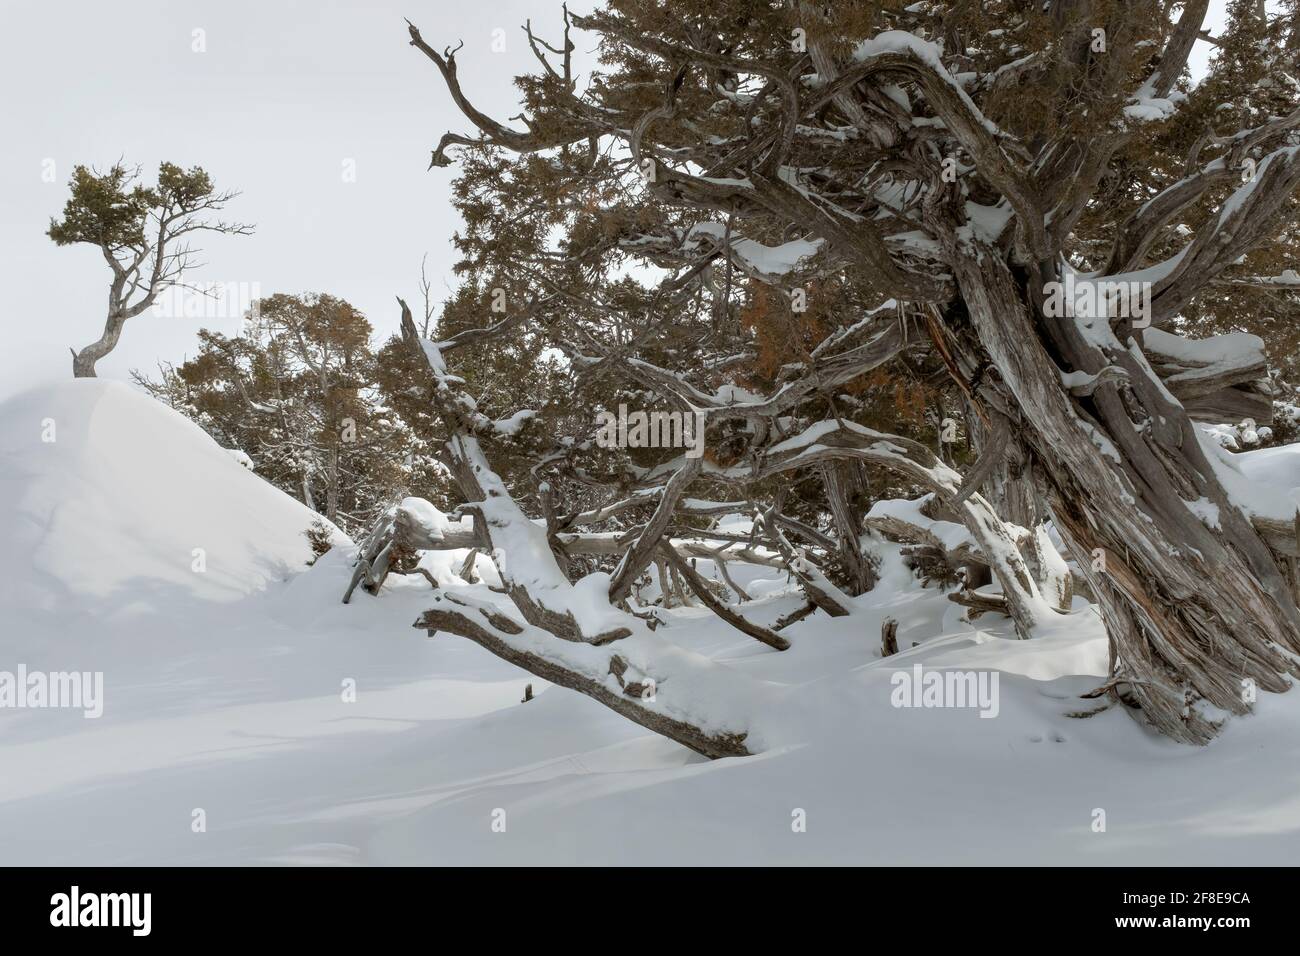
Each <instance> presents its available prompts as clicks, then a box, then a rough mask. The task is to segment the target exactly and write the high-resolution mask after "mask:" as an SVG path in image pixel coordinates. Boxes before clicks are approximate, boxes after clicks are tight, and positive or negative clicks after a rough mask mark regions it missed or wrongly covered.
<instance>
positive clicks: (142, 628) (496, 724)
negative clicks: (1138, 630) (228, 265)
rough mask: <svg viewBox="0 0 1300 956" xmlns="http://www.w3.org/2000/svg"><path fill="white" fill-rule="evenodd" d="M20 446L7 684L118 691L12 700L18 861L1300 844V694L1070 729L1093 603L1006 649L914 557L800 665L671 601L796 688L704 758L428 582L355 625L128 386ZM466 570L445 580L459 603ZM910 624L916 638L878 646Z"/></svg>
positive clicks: (1174, 852)
mask: <svg viewBox="0 0 1300 956" xmlns="http://www.w3.org/2000/svg"><path fill="white" fill-rule="evenodd" d="M45 418H52V419H54V420H55V421H56V427H57V441H56V442H55V443H54V444H53V445H47V444H44V443H42V442H41V441H40V436H41V428H42V420H43V419H45ZM0 453H2V455H3V458H0V461H3V472H2V473H0V481H3V489H2V494H3V497H2V498H0V530H2V531H4V532H5V534H6V544H7V545H8V547H7V548H6V550H5V553H4V557H3V559H0V560H3V562H4V564H3V567H2V568H0V571H2V573H3V576H4V578H5V583H4V585H3V587H4V589H5V590H4V592H3V594H4V602H5V607H4V610H5V612H6V613H5V626H4V627H2V628H0V672H3V671H13V670H15V669H16V668H17V667H18V666H19V665H23V666H25V667H27V668H28V669H29V670H32V669H38V668H39V669H45V670H69V671H70V670H77V671H101V672H102V673H103V681H104V685H103V715H102V716H101V717H99V718H93V719H86V718H85V717H83V716H82V714H81V712H79V711H76V710H31V709H24V710H15V709H6V708H0V768H2V770H0V860H4V861H5V862H6V863H53V864H60V863H63V864H68V863H101V864H105V863H138V864H142V863H222V864H224V863H329V864H363V863H493V862H511V863H584V862H586V863H622V864H630V865H636V864H646V863H704V864H718V863H727V862H741V863H755V862H777V863H781V862H800V863H910V864H923V863H940V862H956V863H972V862H979V863H1014V862H1042V863H1067V862H1080V863H1096V864H1113V863H1146V864H1150V863H1187V862H1197V863H1231V862H1235V863H1250V864H1261V863H1287V862H1292V861H1293V860H1294V858H1295V855H1296V852H1297V851H1298V850H1300V839H1298V835H1300V799H1298V798H1297V796H1296V794H1297V793H1298V792H1300V734H1298V733H1297V732H1296V731H1297V726H1300V693H1292V694H1287V695H1283V696H1281V697H1274V696H1268V695H1266V696H1265V697H1264V698H1263V699H1262V700H1261V703H1260V708H1259V710H1260V713H1259V715H1258V716H1256V717H1254V718H1252V719H1250V720H1241V721H1236V722H1234V723H1233V724H1232V725H1230V726H1229V728H1228V730H1227V732H1226V733H1225V734H1224V735H1223V737H1222V738H1221V739H1219V740H1218V741H1216V742H1215V743H1214V744H1213V745H1212V746H1210V747H1208V748H1204V749H1200V750H1193V749H1190V748H1185V747H1180V746H1178V745H1175V744H1171V743H1169V742H1167V741H1165V740H1162V739H1157V738H1155V737H1153V736H1151V735H1150V734H1148V733H1147V732H1145V731H1144V730H1143V729H1142V728H1141V727H1139V726H1138V725H1137V724H1136V723H1135V722H1133V721H1132V720H1130V719H1129V718H1128V717H1126V716H1125V715H1123V714H1121V713H1118V712H1115V711H1113V710H1110V711H1107V712H1105V713H1102V714H1100V715H1097V716H1093V717H1091V718H1089V719H1077V718H1074V717H1071V716H1068V714H1069V713H1070V712H1074V711H1083V710H1089V709H1091V708H1093V707H1095V706H1096V702H1095V701H1084V700H1080V699H1079V697H1078V695H1079V693H1081V692H1082V691H1085V690H1088V689H1090V688H1092V687H1095V686H1096V685H1097V684H1098V683H1099V678H1100V676H1101V675H1102V674H1103V673H1104V672H1105V669H1106V664H1107V661H1106V643H1105V638H1104V636H1103V634H1102V631H1101V628H1100V625H1099V622H1098V619H1097V616H1096V614H1095V613H1094V612H1093V611H1092V610H1091V609H1089V608H1086V607H1083V606H1080V607H1079V608H1078V609H1077V610H1076V611H1075V613H1073V614H1071V615H1067V616H1063V617H1062V618H1061V619H1060V621H1059V622H1058V626H1057V627H1056V628H1054V629H1052V630H1051V631H1050V632H1048V633H1046V634H1044V635H1043V636H1042V637H1040V638H1038V639H1035V640H1033V641H1016V640H1012V639H1010V635H1009V632H1008V630H1007V628H1006V627H1005V624H1004V623H1003V622H1000V621H999V620H998V619H997V618H996V617H992V616H990V617H985V618H981V619H980V620H979V621H978V622H976V624H975V625H972V624H970V623H967V622H966V621H964V620H962V619H961V616H960V609H959V608H957V607H956V606H955V605H953V604H951V603H950V602H949V601H947V600H946V599H945V596H944V595H943V594H942V593H940V592H938V591H935V590H922V589H920V588H919V587H918V586H917V584H916V582H915V581H914V580H913V579H912V578H911V576H910V574H909V573H908V572H907V571H906V569H905V568H904V567H903V566H902V564H901V562H900V560H899V558H898V555H897V550H896V549H894V548H892V547H888V546H883V545H882V546H881V547H880V551H881V555H882V558H883V579H882V582H881V585H880V587H878V588H877V589H876V590H875V591H874V592H872V593H871V594H869V595H866V596H864V597H863V598H862V599H860V600H859V602H858V605H859V606H858V608H857V612H856V613H855V614H853V615H851V616H849V617H845V618H839V619H836V620H833V621H832V620H828V619H826V618H824V617H821V616H817V617H814V618H809V619H807V620H805V621H803V622H801V623H799V624H797V625H795V626H793V627H792V628H790V629H789V630H788V631H786V632H785V633H787V634H788V635H789V636H790V639H791V641H792V642H793V647H792V648H791V649H790V650H789V651H786V652H783V653H778V652H775V651H772V650H770V649H768V648H766V647H764V646H762V645H760V644H758V643H757V642H755V641H753V640H751V639H749V638H747V637H745V636H744V635H742V634H739V633H738V632H736V631H734V630H732V629H730V628H727V627H724V626H723V625H721V624H720V623H719V622H718V620H717V619H716V618H714V617H713V616H712V615H711V614H709V613H708V612H706V611H704V610H702V609H692V608H686V609H680V610H675V611H671V612H668V614H667V617H668V619H669V624H668V626H667V627H666V628H664V629H662V630H661V631H660V633H663V634H664V635H666V636H667V637H668V638H670V639H671V640H673V641H677V642H680V643H681V644H683V645H685V646H687V647H689V648H691V649H693V650H695V651H698V652H700V653H704V654H707V655H709V656H711V657H713V658H714V659H716V660H720V661H724V662H726V663H727V664H729V665H730V666H731V667H732V668H734V669H735V670H736V671H739V672H744V673H745V674H747V675H748V676H750V677H752V678H754V679H756V680H758V681H762V682H766V685H767V686H768V687H769V688H770V689H771V690H772V693H771V694H770V695H768V697H767V698H766V699H765V702H764V707H765V708H767V711H768V712H767V713H765V714H764V715H763V722H764V723H765V724H766V725H768V726H779V727H781V728H782V733H781V734H780V737H781V739H782V741H783V743H782V745H781V746H780V747H779V748H777V749H774V750H770V751H768V752H765V753H763V754H760V755H759V756H756V757H750V758H744V759H732V760H723V761H714V762H708V761H705V760H703V759H702V758H698V757H697V756H695V755H694V754H692V753H690V752H689V751H686V750H685V749H683V748H681V747H679V746H677V745H676V744H673V743H671V742H669V741H667V740H664V739H663V738H660V737H656V736H654V735H652V734H649V733H647V732H645V731H643V730H642V729H641V728H639V727H637V726H635V725H633V724H631V723H629V722H628V721H626V720H624V719H623V718H621V717H619V716H617V715H615V714H614V713H612V712H611V711H609V710H607V709H605V708H603V707H601V706H600V705H599V704H596V703H594V702H593V701H590V700H588V699H586V698H584V697H581V696H579V695H577V694H574V693H571V692H568V691H565V690H563V689H560V688H555V687H550V686H548V685H546V684H545V682H543V681H539V680H537V679H536V678H533V677H531V676H529V675H527V674H524V673H523V672H521V671H519V670H517V669H515V668H513V667H511V666H510V665H507V664H505V663H503V662H501V661H499V660H498V659H496V658H495V657H492V656H491V655H489V654H488V653H487V652H485V651H483V650H482V649H480V648H479V647H477V646H476V645H474V644H472V643H470V642H468V641H465V640H462V639H459V638H455V637H450V636H440V637H438V638H436V639H434V640H429V639H427V638H426V637H425V635H424V634H423V632H421V631H418V630H415V629H413V628H412V627H411V622H412V621H413V620H414V619H415V618H416V617H417V615H418V614H419V613H420V612H421V611H422V610H424V608H425V607H426V606H427V601H428V594H429V585H428V583H427V582H426V581H425V580H424V579H423V578H419V577H413V578H410V579H397V580H394V582H393V584H392V586H391V587H386V588H385V590H384V593H383V594H382V595H381V596H380V597H378V598H374V597H371V596H369V595H365V594H358V595H357V596H356V598H355V599H354V601H353V603H352V604H350V605H348V606H344V605H342V604H340V603H339V596H340V595H341V593H342V591H343V588H344V586H345V584H346V581H347V577H348V570H349V569H348V561H347V558H348V554H347V552H346V549H345V548H338V549H335V551H333V552H331V553H330V554H329V555H326V556H325V557H324V558H323V559H321V560H320V561H319V562H317V564H316V565H315V566H313V567H312V568H311V569H310V570H307V569H305V567H304V564H303V560H304V558H305V556H306V547H305V543H303V541H302V538H301V531H302V529H303V528H305V527H306V525H307V523H308V521H309V520H310V515H309V513H307V512H306V511H305V509H303V508H302V507H301V506H300V505H299V504H297V503H296V502H294V501H293V500H291V499H289V498H288V497H286V496H284V495H281V494H280V493H279V492H277V491H275V490H274V489H273V488H270V487H269V486H267V485H265V484H264V483H262V482H261V481H260V479H258V478H257V477H256V476H254V475H251V474H249V473H248V472H246V471H245V470H244V469H243V468H242V467H240V466H239V465H238V464H237V463H235V462H234V461H233V460H231V458H230V456H228V455H226V454H225V453H224V452H223V451H221V450H220V449H219V448H217V447H216V446H215V445H213V444H212V443H211V442H210V441H209V440H208V439H207V438H206V437H205V436H203V435H202V434H201V433H200V432H199V431H198V430H197V429H194V428H193V427H192V426H190V425H189V424H187V423H186V422H184V421H183V420H181V419H180V418H179V417H178V416H176V415H174V414H173V413H172V412H170V411H169V410H167V409H165V408H162V407H161V406H158V405H155V404H153V403H152V402H151V401H150V400H148V399H145V398H143V397H140V396H139V395H136V394H134V393H132V392H131V391H130V390H128V389H126V388H125V387H124V386H120V385H112V384H109V383H102V382H75V383H67V384H65V385H61V386H58V387H56V388H50V389H45V390H42V391H40V392H34V393H29V394H27V395H25V396H22V397H21V398H18V399H15V400H13V401H11V402H9V403H7V404H4V405H2V406H0ZM195 547H203V548H205V549H206V551H207V565H208V571H207V572H206V575H207V576H206V577H205V576H204V575H203V574H199V573H196V572H193V571H191V570H190V568H191V561H192V560H193V559H192V557H191V550H192V549H193V548H195ZM463 557H464V555H463V554H457V553H447V554H442V555H431V556H427V557H426V558H425V562H426V564H427V565H428V566H429V568H430V570H431V571H432V572H433V574H434V576H435V577H436V578H437V579H438V580H439V581H443V582H451V581H452V580H453V576H452V574H453V571H452V569H453V568H455V567H458V566H459V564H460V563H461V561H462V560H463ZM733 574H737V575H738V576H740V583H741V584H742V586H744V587H745V588H746V590H748V591H749V592H750V593H751V594H754V595H756V596H760V597H758V599H757V600H755V601H754V602H752V603H749V604H747V605H745V606H744V608H743V610H744V613H746V614H748V615H750V616H752V617H753V618H754V619H755V620H758V621H760V622H763V623H771V622H772V621H773V620H775V619H776V617H778V616H779V615H781V614H782V613H785V612H787V611H789V610H791V609H792V608H794V607H795V606H796V605H797V603H798V600H799V599H798V597H797V596H796V595H795V594H793V593H791V591H790V588H789V585H788V583H787V582H786V581H785V580H784V579H783V578H782V577H780V576H777V575H775V574H774V572H772V571H770V570H768V569H752V568H751V569H748V572H745V571H742V570H741V569H739V568H733ZM487 577H488V578H489V580H491V579H492V578H493V577H494V576H493V575H491V574H490V572H489V573H488V574H487ZM473 594H474V595H475V596H476V597H480V598H484V599H490V598H491V594H492V592H491V591H489V590H488V588H487V587H486V586H485V585H476V586H474V590H473ZM886 615H890V616H893V617H895V618H896V619H898V621H899V622H900V626H899V631H898V643H899V647H900V648H901V649H902V651H901V653H900V654H899V655H898V656H896V657H892V658H888V659H882V658H881V657H880V652H879V635H880V622H881V619H882V618H883V617H884V616H886ZM917 664H920V665H922V666H923V667H924V668H926V669H938V670H942V671H952V670H954V669H955V670H967V671H983V672H986V673H990V674H991V673H993V672H996V673H997V675H998V678H999V684H998V687H999V694H998V699H997V707H996V717H993V718H991V719H985V718H982V717H980V715H979V713H978V712H977V711H975V710H973V709H969V708H966V709H961V708H934V709H927V708H900V707H895V706H894V705H893V704H894V700H893V691H894V689H895V685H896V681H897V676H898V675H899V674H908V673H911V672H912V668H913V667H914V666H915V665H917ZM528 683H531V684H532V685H533V687H534V690H535V692H536V693H537V696H536V698H535V699H534V700H532V701H530V702H528V703H521V698H522V697H523V688H524V685H525V684H528ZM353 692H355V693H353ZM1098 810H1104V811H1105V823H1106V826H1105V830H1104V831H1103V832H1099V831H1098V830H1096V829H1095V825H1096V821H1097V819H1098V817H1097V813H1096V811H1098ZM200 819H201V820H202V822H203V826H202V827H199V826H198V824H197V822H196V821H198V820H200ZM801 820H802V821H804V823H805V824H806V825H805V826H804V827H803V828H802V829H801V828H799V827H798V826H797V824H798V823H799V822H800V821H801Z"/></svg>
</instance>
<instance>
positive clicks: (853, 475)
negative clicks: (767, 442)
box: [821, 461, 878, 596]
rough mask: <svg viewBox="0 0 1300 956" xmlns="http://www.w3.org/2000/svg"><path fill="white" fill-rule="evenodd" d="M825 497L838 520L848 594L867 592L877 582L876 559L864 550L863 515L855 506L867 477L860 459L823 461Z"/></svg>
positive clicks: (835, 518)
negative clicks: (859, 491) (855, 496)
mask: <svg viewBox="0 0 1300 956" xmlns="http://www.w3.org/2000/svg"><path fill="white" fill-rule="evenodd" d="M821 470H822V480H823V482H824V483H825V485H826V501H827V504H828V505H829V506H830V512H831V517H832V518H833V519H834V521H835V532H836V538H837V543H838V544H839V552H840V562H841V563H842V564H843V565H844V571H845V576H846V577H847V578H848V586H849V594H850V595H853V596H857V595H859V594H865V593H866V592H867V591H870V590H871V589H872V588H874V587H875V586H876V582H877V580H878V577H877V575H876V566H875V562H874V561H873V560H872V558H871V556H870V555H868V554H864V553H863V551H862V516H861V514H859V513H858V511H857V510H856V509H855V508H854V507H853V504H852V498H853V496H854V494H855V493H856V492H857V491H858V490H860V489H861V487H862V484H863V482H864V480H865V477H864V469H863V467H862V463H861V462H856V461H835V462H827V463H826V464H824V465H822V469H821Z"/></svg>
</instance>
